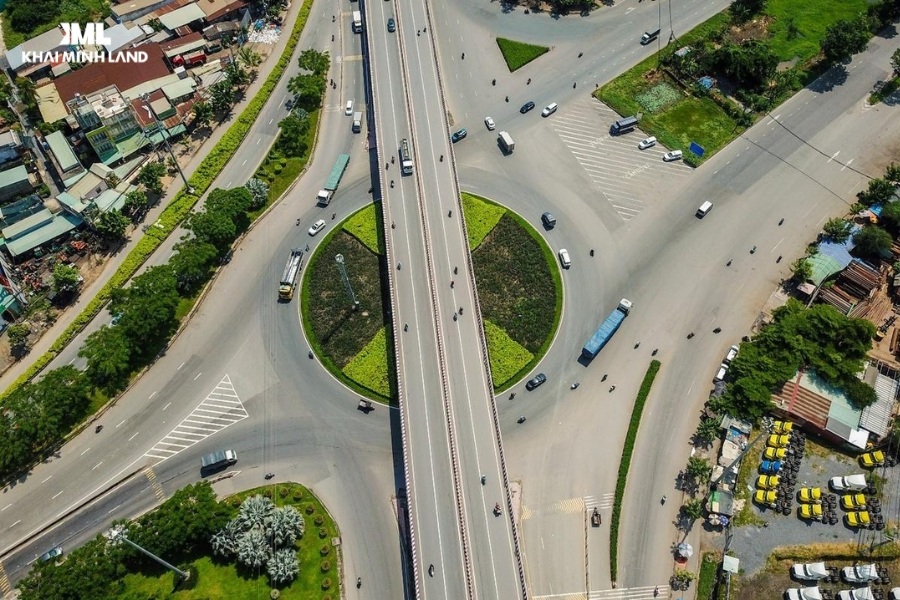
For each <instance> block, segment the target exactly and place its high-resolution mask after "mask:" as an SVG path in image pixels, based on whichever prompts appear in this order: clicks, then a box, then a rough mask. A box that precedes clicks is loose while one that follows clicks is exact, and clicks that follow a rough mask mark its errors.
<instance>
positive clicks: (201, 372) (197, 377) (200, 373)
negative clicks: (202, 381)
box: [194, 371, 203, 381]
mask: <svg viewBox="0 0 900 600" xmlns="http://www.w3.org/2000/svg"><path fill="white" fill-rule="evenodd" d="M201 375H203V371H200V372H199V373H197V376H196V377H194V381H197V379H199V378H200V376H201Z"/></svg>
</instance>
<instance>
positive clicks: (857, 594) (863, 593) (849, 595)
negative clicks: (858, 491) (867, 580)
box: [837, 587, 875, 600]
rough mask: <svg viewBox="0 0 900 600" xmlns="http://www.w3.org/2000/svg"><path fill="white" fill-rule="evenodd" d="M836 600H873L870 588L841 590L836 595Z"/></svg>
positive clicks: (873, 596)
mask: <svg viewBox="0 0 900 600" xmlns="http://www.w3.org/2000/svg"><path fill="white" fill-rule="evenodd" d="M837 597H838V600H875V595H874V594H873V593H872V589H871V588H867V587H864V588H856V589H855V590H842V591H840V592H838V594H837Z"/></svg>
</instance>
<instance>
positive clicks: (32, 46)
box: [6, 27, 68, 71]
mask: <svg viewBox="0 0 900 600" xmlns="http://www.w3.org/2000/svg"><path fill="white" fill-rule="evenodd" d="M67 49H68V47H67V46H64V45H63V43H62V32H61V31H60V30H59V29H57V28H56V27H54V28H53V29H51V30H49V31H46V32H44V33H42V34H40V35H38V36H35V37H33V38H31V39H30V40H26V41H24V42H22V43H21V44H19V45H18V46H16V47H15V48H13V49H12V50H10V51H9V52H7V53H6V60H7V61H8V62H9V67H10V68H11V69H12V70H13V71H18V70H19V69H21V68H22V67H23V66H25V64H26V63H25V57H24V56H23V53H25V52H53V51H54V50H60V51H62V50H67Z"/></svg>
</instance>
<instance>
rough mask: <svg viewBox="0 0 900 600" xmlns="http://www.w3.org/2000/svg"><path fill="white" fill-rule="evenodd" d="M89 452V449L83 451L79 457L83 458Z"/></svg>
mask: <svg viewBox="0 0 900 600" xmlns="http://www.w3.org/2000/svg"><path fill="white" fill-rule="evenodd" d="M90 451H91V449H90V448H88V449H87V450H85V451H84V452H82V453H81V456H84V455H85V454H87V453H88V452H90Z"/></svg>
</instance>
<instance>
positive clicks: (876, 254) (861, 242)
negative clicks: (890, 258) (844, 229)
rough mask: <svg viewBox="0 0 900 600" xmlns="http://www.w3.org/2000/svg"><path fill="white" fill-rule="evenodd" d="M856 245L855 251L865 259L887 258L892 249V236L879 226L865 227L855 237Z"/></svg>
mask: <svg viewBox="0 0 900 600" xmlns="http://www.w3.org/2000/svg"><path fill="white" fill-rule="evenodd" d="M853 241H854V242H855V243H856V248H855V249H854V251H855V252H856V254H858V255H859V256H861V257H863V258H871V259H880V258H882V257H883V256H885V255H886V254H887V253H888V251H889V250H890V249H891V243H892V242H893V240H892V239H891V234H889V233H888V232H887V231H885V230H884V229H882V228H881V227H878V226H877V225H869V226H867V227H863V229H862V230H861V231H858V232H857V233H856V235H854V236H853Z"/></svg>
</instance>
